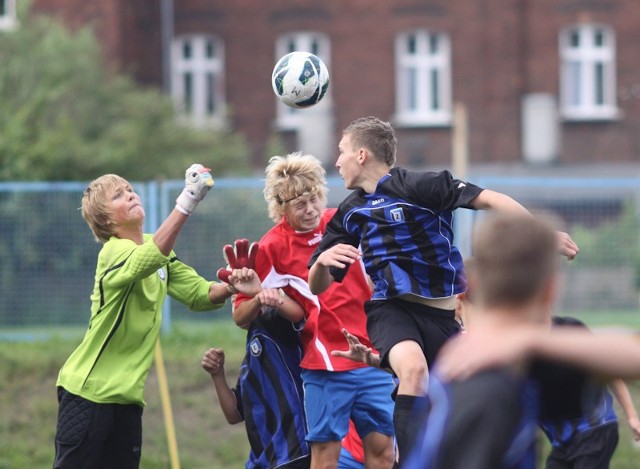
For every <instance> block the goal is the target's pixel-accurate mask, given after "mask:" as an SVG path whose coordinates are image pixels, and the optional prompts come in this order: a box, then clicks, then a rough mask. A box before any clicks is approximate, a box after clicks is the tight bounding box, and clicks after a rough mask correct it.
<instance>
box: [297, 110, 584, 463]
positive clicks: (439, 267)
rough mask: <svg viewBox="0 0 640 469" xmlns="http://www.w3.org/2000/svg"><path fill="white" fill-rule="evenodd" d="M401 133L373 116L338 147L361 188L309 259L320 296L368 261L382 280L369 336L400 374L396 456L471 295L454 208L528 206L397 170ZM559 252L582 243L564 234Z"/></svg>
mask: <svg viewBox="0 0 640 469" xmlns="http://www.w3.org/2000/svg"><path fill="white" fill-rule="evenodd" d="M396 144H397V142H396V135H395V130H394V129H393V127H392V126H391V124H389V123H388V122H384V121H381V120H380V119H378V118H376V117H364V118H360V119H357V120H355V121H353V122H352V123H351V124H350V125H349V126H348V127H347V128H346V129H345V130H344V131H343V136H342V139H341V141H340V143H339V145H338V150H339V156H338V160H337V161H336V164H335V166H336V168H337V169H338V171H339V172H340V176H341V177H342V178H343V180H344V184H345V187H346V188H347V189H353V190H354V191H353V192H352V193H351V195H349V196H348V197H347V198H346V199H345V200H344V201H343V202H342V203H341V204H340V206H339V208H338V211H337V213H336V214H335V215H334V216H333V218H332V219H331V221H330V222H329V223H328V225H327V229H326V234H325V236H324V238H323V239H322V241H321V242H320V244H319V245H318V248H317V250H316V252H315V253H314V255H313V257H312V258H311V260H310V262H309V267H310V268H311V270H310V272H309V286H310V287H311V291H312V292H313V293H315V294H319V293H321V292H323V291H325V290H326V289H327V288H329V286H330V285H331V284H332V283H333V282H334V281H338V282H341V281H342V280H343V278H344V277H345V274H346V273H347V271H348V270H349V266H351V265H352V264H359V263H360V260H362V261H363V262H364V265H365V268H366V271H367V273H368V274H369V276H370V277H371V280H372V281H373V283H374V285H375V290H374V292H373V296H372V298H371V300H370V301H368V302H367V303H366V304H365V310H366V313H367V332H368V334H369V337H370V338H371V340H372V342H373V345H374V346H375V348H377V349H378V351H379V352H380V357H381V360H382V362H381V366H382V367H384V368H391V369H392V370H393V372H394V374H395V375H396V376H397V377H398V379H399V386H398V393H397V397H396V403H395V409H394V426H395V433H396V440H397V444H398V451H399V456H400V458H402V454H403V449H404V450H405V451H407V450H408V449H407V448H408V447H409V446H410V444H411V440H412V439H413V438H414V435H415V432H416V431H417V429H416V427H415V420H416V419H413V418H412V415H411V414H412V411H413V408H414V405H418V406H420V407H423V406H424V404H423V403H422V402H416V401H420V400H424V399H425V397H424V396H425V394H426V389H425V388H424V386H425V383H426V382H427V380H426V378H427V377H428V369H429V367H430V366H431V365H432V364H433V361H434V358H435V355H436V353H437V352H438V350H439V349H440V347H441V346H442V344H443V343H444V342H445V341H446V340H447V339H448V338H449V337H451V336H453V335H455V334H457V333H458V332H459V330H460V325H459V324H458V322H457V321H456V320H455V312H454V309H455V298H456V295H457V294H459V293H462V292H464V291H465V288H466V280H465V275H464V268H463V264H462V257H461V255H460V252H459V251H458V249H457V248H456V247H455V245H454V244H453V223H452V222H453V211H454V210H455V209H457V208H461V207H462V208H469V209H477V210H495V211H499V212H505V213H514V214H526V215H529V212H528V211H527V210H526V209H525V208H524V207H523V206H522V205H520V204H519V203H518V202H516V201H515V200H513V199H512V198H511V197H509V196H507V195H505V194H501V193H499V192H495V191H491V190H487V189H484V190H483V189H481V188H480V187H477V186H475V185H473V184H470V183H468V182H464V181H460V180H457V179H454V178H453V177H452V175H451V174H450V173H449V172H448V171H442V172H439V173H435V172H417V171H408V170H406V169H403V168H399V167H394V165H395V160H396ZM558 238H559V242H560V250H561V252H562V253H563V254H564V255H566V256H567V257H569V258H573V257H574V256H575V255H576V254H577V252H578V248H577V246H576V245H575V243H574V242H573V240H571V238H570V237H569V236H568V235H567V234H566V233H558Z"/></svg>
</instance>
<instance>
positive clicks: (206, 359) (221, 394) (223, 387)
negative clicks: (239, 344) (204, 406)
mask: <svg viewBox="0 0 640 469" xmlns="http://www.w3.org/2000/svg"><path fill="white" fill-rule="evenodd" d="M201 364H202V368H204V370H205V371H206V372H207V373H209V375H210V376H211V379H212V380H213V385H214V388H215V390H216V394H217V396H218V401H219V402H220V409H222V413H223V414H224V416H225V418H226V419H227V422H229V423H230V424H234V423H238V422H242V420H243V419H242V416H241V415H240V414H239V413H238V407H237V406H238V401H237V400H236V395H235V393H234V392H233V390H232V389H231V388H230V387H229V385H228V384H227V378H226V376H225V372H224V350H222V349H219V348H210V349H209V350H207V351H206V352H205V353H204V356H203V357H202V362H201Z"/></svg>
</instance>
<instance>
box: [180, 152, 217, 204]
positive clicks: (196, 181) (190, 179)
mask: <svg viewBox="0 0 640 469" xmlns="http://www.w3.org/2000/svg"><path fill="white" fill-rule="evenodd" d="M213 185H214V180H213V177H212V176H211V170H210V169H209V168H205V167H204V166H202V165H201V164H199V163H195V164H192V165H191V166H189V168H188V169H187V170H186V171H185V173H184V189H182V192H181V193H180V195H179V196H178V198H177V199H176V209H178V210H179V211H180V212H182V213H184V214H185V215H191V213H192V212H193V211H194V210H195V208H196V206H197V205H198V202H200V201H201V200H202V199H204V196H205V195H207V192H209V191H210V190H211V188H212V187H213Z"/></svg>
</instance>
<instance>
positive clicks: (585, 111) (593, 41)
mask: <svg viewBox="0 0 640 469" xmlns="http://www.w3.org/2000/svg"><path fill="white" fill-rule="evenodd" d="M560 61H561V71H560V73H561V75H560V102H561V112H562V115H563V117H565V118H567V119H575V120H596V119H613V118H615V117H616V116H617V114H618V112H617V107H616V85H615V82H616V70H615V39H614V35H613V32H612V31H611V30H610V29H609V28H607V27H604V26H598V25H593V24H583V25H579V26H573V27H570V28H567V29H566V30H564V31H563V32H562V33H561V34H560Z"/></svg>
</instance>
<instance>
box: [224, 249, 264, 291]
mask: <svg viewBox="0 0 640 469" xmlns="http://www.w3.org/2000/svg"><path fill="white" fill-rule="evenodd" d="M233 244H234V245H233V246H231V245H230V244H227V245H225V246H224V248H222V253H223V254H224V258H225V260H226V261H227V268H226V269H218V273H217V275H218V278H219V279H220V280H222V281H223V282H225V283H229V276H230V275H231V271H232V270H233V269H242V268H243V267H246V268H248V269H253V268H254V267H255V266H256V256H257V255H258V249H259V246H258V243H256V242H253V243H251V245H249V240H248V239H245V238H242V239H236V240H235V241H234V243H233Z"/></svg>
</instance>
